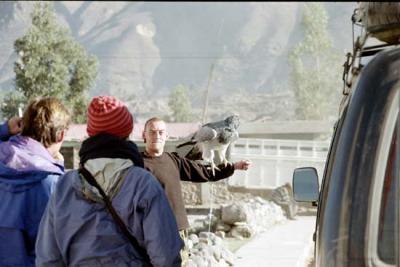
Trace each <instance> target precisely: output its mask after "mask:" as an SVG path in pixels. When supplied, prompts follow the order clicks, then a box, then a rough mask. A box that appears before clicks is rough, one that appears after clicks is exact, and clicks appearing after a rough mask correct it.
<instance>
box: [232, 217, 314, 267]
mask: <svg viewBox="0 0 400 267" xmlns="http://www.w3.org/2000/svg"><path fill="white" fill-rule="evenodd" d="M314 226H315V216H299V217H297V219H296V220H288V222H286V223H284V224H282V225H277V226H275V227H273V228H271V229H270V230H268V231H266V232H264V233H262V234H259V235H257V236H256V237H255V238H254V239H253V240H251V241H250V242H248V243H246V244H245V245H243V246H242V247H241V248H239V249H238V250H237V251H236V253H235V255H236V257H237V260H236V262H235V265H234V266H235V267H250V266H257V267H264V266H265V267H306V266H308V264H309V262H310V261H311V259H312V254H313V242H312V234H313V232H314Z"/></svg>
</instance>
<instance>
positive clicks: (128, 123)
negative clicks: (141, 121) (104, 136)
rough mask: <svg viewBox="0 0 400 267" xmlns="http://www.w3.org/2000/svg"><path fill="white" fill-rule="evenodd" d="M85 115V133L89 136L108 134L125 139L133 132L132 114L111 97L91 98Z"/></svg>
mask: <svg viewBox="0 0 400 267" xmlns="http://www.w3.org/2000/svg"><path fill="white" fill-rule="evenodd" d="M87 113H88V115H87V116H88V120H87V133H88V135H89V136H94V135H96V134H99V133H108V134H112V135H115V136H118V137H121V138H127V137H129V135H130V133H131V132H132V130H133V117H132V114H131V113H130V112H129V110H128V108H127V107H126V106H125V104H124V103H122V102H121V101H119V100H118V99H116V98H115V97H113V96H98V97H95V98H93V100H92V102H90V105H89V108H88V112H87Z"/></svg>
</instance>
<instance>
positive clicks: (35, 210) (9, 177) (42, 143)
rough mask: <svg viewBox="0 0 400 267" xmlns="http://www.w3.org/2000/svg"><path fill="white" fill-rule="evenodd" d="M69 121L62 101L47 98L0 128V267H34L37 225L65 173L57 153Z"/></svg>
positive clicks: (32, 104) (35, 102) (36, 100)
mask: <svg viewBox="0 0 400 267" xmlns="http://www.w3.org/2000/svg"><path fill="white" fill-rule="evenodd" d="M69 123H70V115H69V112H68V111H67V109H66V108H65V107H64V105H63V104H62V103H61V102H60V101H59V100H58V99H56V98H53V97H47V98H38V99H35V100H32V101H31V102H30V103H29V104H28V107H27V108H26V110H25V112H24V114H23V118H22V119H19V118H16V117H15V118H12V119H10V120H9V121H8V122H7V123H6V124H4V125H1V126H0V140H1V141H3V142H1V143H0V202H1V205H0V240H2V241H1V242H0V266H35V242H36V236H37V231H38V227H39V223H40V220H41V217H42V215H43V212H44V210H45V208H46V205H47V202H48V199H49V195H50V192H51V188H52V186H53V185H54V184H55V182H56V180H57V178H58V177H59V176H60V175H62V174H63V173H64V167H63V162H62V156H61V154H60V152H59V151H60V148H61V144H62V142H63V140H64V134H65V131H66V129H67V128H68V125H69ZM18 133H20V134H18ZM16 134H17V135H16Z"/></svg>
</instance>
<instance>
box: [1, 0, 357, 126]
mask: <svg viewBox="0 0 400 267" xmlns="http://www.w3.org/2000/svg"><path fill="white" fill-rule="evenodd" d="M303 6H304V4H303V3H300V2H237V3H235V2H93V1H85V2H67V1H65V2H54V7H55V12H56V14H57V17H58V19H59V22H60V23H61V24H62V25H64V26H66V27H68V28H69V29H70V31H71V34H72V36H73V37H74V38H75V39H76V40H77V41H78V42H79V43H81V44H82V45H83V46H84V47H85V48H86V49H87V51H88V52H89V53H90V54H94V55H96V56H97V57H98V59H99V63H100V65H99V73H98V77H97V80H96V86H95V87H94V88H92V89H91V91H90V95H98V94H113V95H116V96H117V97H119V98H121V99H123V100H124V101H126V102H127V103H128V104H129V105H130V107H131V108H132V110H133V112H134V113H136V114H139V116H140V115H142V116H144V115H146V116H147V114H151V113H153V114H154V115H158V114H165V113H166V112H168V106H167V97H168V94H169V92H170V91H171V90H172V89H173V88H174V87H175V86H176V85H178V84H184V85H186V86H187V87H188V88H190V96H191V99H192V105H193V108H194V111H195V112H197V114H200V113H201V109H202V107H203V105H204V95H205V90H206V88H207V84H208V83H209V79H210V77H211V81H210V99H211V100H210V104H209V105H210V107H209V114H210V117H216V116H218V114H220V111H219V110H221V104H222V103H226V102H227V97H226V96H233V95H241V96H242V97H239V98H238V97H236V98H235V97H231V98H232V99H236V100H235V101H238V99H241V98H243V97H245V98H246V99H243V100H246V101H247V102H250V103H251V99H252V96H257V97H258V98H259V96H260V95H263V96H264V98H265V99H266V101H267V103H269V102H268V101H274V100H273V99H275V97H274V92H277V91H279V95H282V94H283V95H287V96H288V98H289V99H288V100H287V101H286V102H288V103H287V104H286V105H283V107H282V111H281V112H279V111H277V110H276V109H275V110H274V109H273V108H272V109H268V106H270V105H269V104H267V105H265V106H266V108H265V110H260V109H259V108H258V113H259V114H253V115H252V116H250V118H248V120H251V119H256V118H258V117H260V116H261V117H271V116H273V117H274V118H275V116H278V117H279V116H280V115H279V114H282V116H283V117H290V114H291V113H290V112H292V113H293V110H292V109H291V106H290V105H291V104H290V103H291V102H293V100H291V99H290V98H291V97H293V94H291V92H290V85H289V82H288V81H289V72H290V68H289V65H288V60H287V58H288V53H289V52H290V50H291V49H292V48H293V46H294V45H296V43H298V42H299V41H301V39H302V25H301V18H302V10H303ZM324 6H325V8H326V10H327V13H328V16H329V26H328V30H329V32H330V34H331V37H332V40H333V42H334V46H335V48H337V50H338V51H340V52H341V53H343V60H344V51H345V50H346V49H347V50H350V49H351V47H352V41H351V21H350V18H351V15H352V13H353V10H354V8H355V7H356V2H353V3H351V2H350V3H348V2H326V3H324ZM32 7H33V2H11V1H5V2H0V92H1V93H4V92H5V91H7V90H10V89H12V88H13V79H14V73H13V64H14V61H15V59H16V55H15V53H14V50H13V42H14V41H15V40H16V39H17V38H18V37H20V36H22V35H23V34H24V33H25V32H26V31H27V29H28V28H29V27H30V12H31V10H32ZM268 96H271V98H269V97H268ZM262 98H263V97H262ZM286 102H285V103H286ZM227 105H228V103H227ZM230 106H231V107H233V109H236V111H238V108H240V105H238V104H236V105H235V104H234V103H230ZM235 106H236V107H235ZM278 106H279V105H278ZM222 109H223V107H222ZM217 110H218V112H217ZM283 113H285V114H283ZM274 114H275V115H274ZM277 119H282V118H277Z"/></svg>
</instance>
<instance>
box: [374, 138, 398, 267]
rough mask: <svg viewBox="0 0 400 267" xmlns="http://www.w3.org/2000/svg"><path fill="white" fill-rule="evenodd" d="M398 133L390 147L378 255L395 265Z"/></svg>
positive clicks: (381, 211)
mask: <svg viewBox="0 0 400 267" xmlns="http://www.w3.org/2000/svg"><path fill="white" fill-rule="evenodd" d="M396 145H397V133H396V131H395V132H394V134H393V137H392V142H391V145H390V154H389V158H388V162H387V165H386V171H385V181H384V184H383V189H382V200H381V208H380V215H379V228H378V255H379V258H380V259H381V260H382V261H383V262H385V263H388V264H393V265H394V264H395V251H398V248H396V242H395V238H396V237H397V234H396V232H395V227H396V226H395V225H396V205H395V203H396V201H395V198H396V195H395V193H396V188H397V180H396V178H397V176H396V167H397V166H396V165H397V164H398V162H397V164H396V160H398V155H397V153H396V152H397V151H396Z"/></svg>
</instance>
